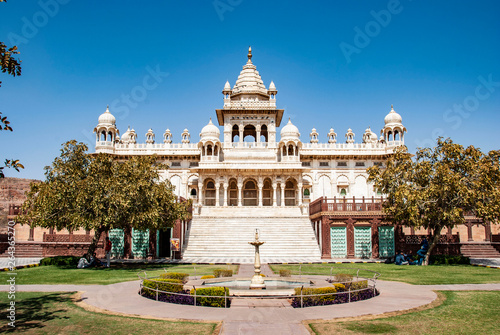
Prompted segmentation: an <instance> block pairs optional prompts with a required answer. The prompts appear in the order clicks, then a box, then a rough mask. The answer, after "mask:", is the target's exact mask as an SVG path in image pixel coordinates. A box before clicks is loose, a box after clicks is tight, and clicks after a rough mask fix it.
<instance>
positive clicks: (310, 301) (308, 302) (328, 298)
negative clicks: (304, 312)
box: [293, 287, 337, 306]
mask: <svg viewBox="0 0 500 335" xmlns="http://www.w3.org/2000/svg"><path fill="white" fill-rule="evenodd" d="M329 293H330V294H329ZM335 293H337V288H335V287H318V288H310V287H308V288H304V289H302V295H315V296H312V297H303V298H302V302H303V305H304V306H322V305H331V304H333V303H334V301H335V299H336V297H337V295H336V294H335ZM320 294H324V295H320ZM293 301H297V302H298V304H299V306H300V287H297V288H295V297H294V298H293Z"/></svg>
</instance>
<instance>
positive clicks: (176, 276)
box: [160, 272, 189, 284]
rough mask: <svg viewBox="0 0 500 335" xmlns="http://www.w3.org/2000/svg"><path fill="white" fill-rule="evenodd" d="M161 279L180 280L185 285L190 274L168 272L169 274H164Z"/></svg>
mask: <svg viewBox="0 0 500 335" xmlns="http://www.w3.org/2000/svg"><path fill="white" fill-rule="evenodd" d="M160 278H165V279H178V280H180V281H182V282H183V283H184V284H185V283H187V281H188V278H189V274H187V273H182V272H167V273H162V274H161V275H160Z"/></svg>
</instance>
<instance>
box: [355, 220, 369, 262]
mask: <svg viewBox="0 0 500 335" xmlns="http://www.w3.org/2000/svg"><path fill="white" fill-rule="evenodd" d="M371 256H372V229H371V228H370V227H354V257H356V258H370V257H371Z"/></svg>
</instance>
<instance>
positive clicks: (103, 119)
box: [99, 106, 116, 125]
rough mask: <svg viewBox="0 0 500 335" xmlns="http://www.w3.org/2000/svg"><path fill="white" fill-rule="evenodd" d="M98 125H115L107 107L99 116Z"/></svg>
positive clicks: (114, 120) (114, 119)
mask: <svg viewBox="0 0 500 335" xmlns="http://www.w3.org/2000/svg"><path fill="white" fill-rule="evenodd" d="M99 124H101V125H104V124H108V125H115V124H116V118H115V117H114V116H113V114H111V113H110V112H109V106H107V107H106V111H105V112H104V113H102V114H101V116H99Z"/></svg>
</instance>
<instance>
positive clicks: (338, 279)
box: [333, 273, 352, 283]
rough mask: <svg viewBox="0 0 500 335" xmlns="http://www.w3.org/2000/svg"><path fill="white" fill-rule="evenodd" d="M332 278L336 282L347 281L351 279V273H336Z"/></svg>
mask: <svg viewBox="0 0 500 335" xmlns="http://www.w3.org/2000/svg"><path fill="white" fill-rule="evenodd" d="M333 279H334V281H336V282H337V283H347V282H351V281H352V275H350V274H347V273H337V274H336V275H335V277H333Z"/></svg>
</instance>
